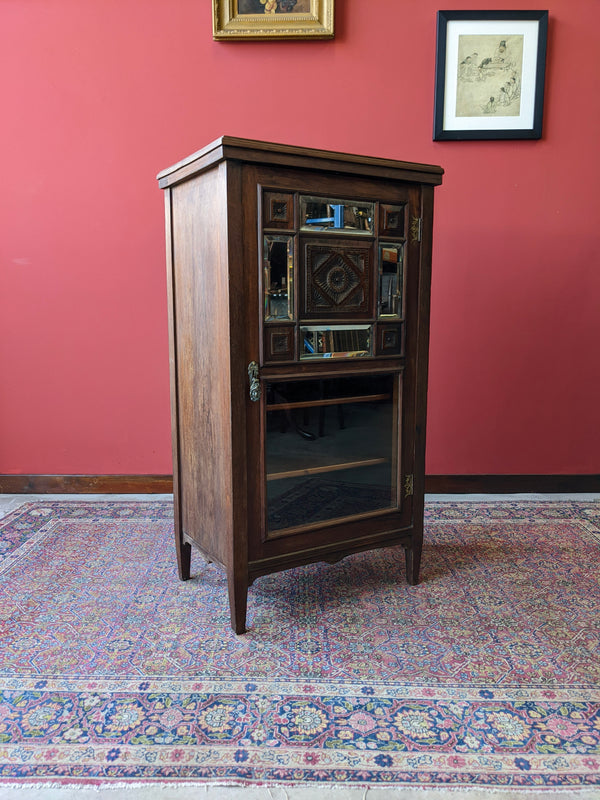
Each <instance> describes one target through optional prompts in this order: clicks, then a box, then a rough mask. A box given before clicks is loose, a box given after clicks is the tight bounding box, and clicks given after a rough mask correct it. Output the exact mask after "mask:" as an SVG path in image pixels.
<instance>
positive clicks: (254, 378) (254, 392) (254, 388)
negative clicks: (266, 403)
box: [248, 361, 261, 403]
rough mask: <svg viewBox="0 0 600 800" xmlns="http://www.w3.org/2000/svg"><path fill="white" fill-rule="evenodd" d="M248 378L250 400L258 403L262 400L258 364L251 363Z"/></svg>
mask: <svg viewBox="0 0 600 800" xmlns="http://www.w3.org/2000/svg"><path fill="white" fill-rule="evenodd" d="M248 378H249V379H250V400H252V402H253V403H256V402H257V401H258V400H260V392H261V389H260V380H259V379H258V364H257V363H256V361H251V362H250V363H249V364H248Z"/></svg>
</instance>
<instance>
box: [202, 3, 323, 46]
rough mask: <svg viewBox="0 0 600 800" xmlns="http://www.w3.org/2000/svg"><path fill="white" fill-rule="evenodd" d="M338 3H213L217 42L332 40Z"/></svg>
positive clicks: (214, 36)
mask: <svg viewBox="0 0 600 800" xmlns="http://www.w3.org/2000/svg"><path fill="white" fill-rule="evenodd" d="M333 4H334V0H213V39H216V40H218V41H225V42H233V41H237V40H240V39H263V40H268V39H332V38H333V36H334V18H333Z"/></svg>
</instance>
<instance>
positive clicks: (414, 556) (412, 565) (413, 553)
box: [404, 541, 423, 586]
mask: <svg viewBox="0 0 600 800" xmlns="http://www.w3.org/2000/svg"><path fill="white" fill-rule="evenodd" d="M422 550H423V543H422V542H421V541H417V542H412V543H411V544H410V545H409V546H407V547H406V548H405V551H404V552H405V555H406V580H407V582H408V583H409V584H410V585H411V586H416V585H417V583H418V582H419V572H420V570H421V552H422Z"/></svg>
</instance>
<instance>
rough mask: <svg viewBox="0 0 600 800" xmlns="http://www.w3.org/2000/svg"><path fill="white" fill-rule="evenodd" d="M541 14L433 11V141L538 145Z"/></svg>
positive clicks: (544, 14)
mask: <svg viewBox="0 0 600 800" xmlns="http://www.w3.org/2000/svg"><path fill="white" fill-rule="evenodd" d="M547 33H548V12H547V11H438V16H437V54H436V70H435V108H434V124H433V138H434V140H444V139H454V140H458V139H539V138H540V137H541V135H542V112H543V107H544V75H545V69H546V40H547Z"/></svg>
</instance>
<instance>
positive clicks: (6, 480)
mask: <svg viewBox="0 0 600 800" xmlns="http://www.w3.org/2000/svg"><path fill="white" fill-rule="evenodd" d="M425 491H426V493H427V494H531V493H534V494H570V493H573V494H577V493H582V492H593V493H600V475H427V476H426V478H425ZM172 492H173V476H172V475H0V494H171V493H172Z"/></svg>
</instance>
